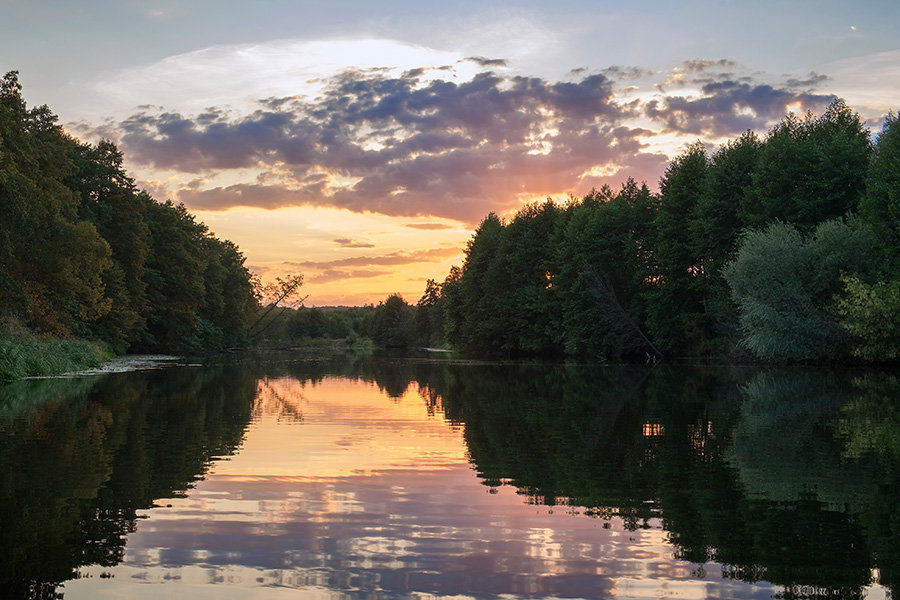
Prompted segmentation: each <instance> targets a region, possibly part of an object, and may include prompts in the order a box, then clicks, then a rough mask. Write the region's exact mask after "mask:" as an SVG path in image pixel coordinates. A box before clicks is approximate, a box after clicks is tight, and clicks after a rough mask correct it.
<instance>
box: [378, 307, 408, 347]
mask: <svg viewBox="0 0 900 600" xmlns="http://www.w3.org/2000/svg"><path fill="white" fill-rule="evenodd" d="M413 319H414V316H413V307H412V306H410V305H409V304H407V303H406V301H405V300H404V299H403V297H402V296H400V294H391V295H390V296H388V297H387V299H386V300H385V301H384V302H381V303H380V304H379V305H378V306H376V307H375V313H374V315H373V320H372V326H371V336H372V340H373V341H374V342H375V343H376V344H378V345H380V346H384V347H386V348H407V347H409V346H410V345H411V344H412V342H413V338H414V335H413V334H414V330H413V328H414V323H413Z"/></svg>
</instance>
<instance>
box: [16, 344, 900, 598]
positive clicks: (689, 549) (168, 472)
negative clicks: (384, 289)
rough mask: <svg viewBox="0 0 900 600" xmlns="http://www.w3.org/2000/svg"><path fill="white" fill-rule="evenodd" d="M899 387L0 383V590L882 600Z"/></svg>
mask: <svg viewBox="0 0 900 600" xmlns="http://www.w3.org/2000/svg"><path fill="white" fill-rule="evenodd" d="M898 392H900V379H898V376H897V373H896V372H885V371H859V370H856V371H850V370H843V371H842V370H819V369H800V368H797V369H751V368H735V367H732V368H722V367H689V366H672V365H659V366H657V367H656V368H654V369H644V368H636V367H614V366H596V365H594V366H590V365H538V364H484V363H466V362H459V361H454V360H452V359H446V360H426V359H415V358H390V357H378V356H356V357H354V356H333V357H328V358H324V359H322V358H319V359H312V358H309V357H305V356H301V355H297V354H280V355H271V356H266V357H263V358H260V357H249V356H242V357H235V358H227V359H215V360H211V361H205V362H203V363H202V364H187V363H179V362H175V363H172V364H169V365H166V366H164V367H162V368H153V369H148V370H140V371H135V372H126V373H111V374H97V375H91V376H82V377H72V378H62V379H50V380H32V381H22V382H18V383H16V384H14V385H10V386H6V387H3V388H0V475H2V479H0V481H2V487H0V524H2V530H0V556H2V557H4V558H3V560H2V561H0V596H2V597H4V598H6V597H9V598H58V597H60V596H61V597H64V598H65V599H67V600H68V599H80V598H148V599H149V598H152V599H154V600H159V599H160V598H192V599H195V598H217V599H218V598H242V599H243V598H249V599H256V598H259V599H269V598H302V599H307V598H310V599H311V598H315V599H337V598H342V599H343V598H348V599H349V598H353V599H356V598H359V599H376V598H404V599H406V598H409V599H413V598H415V599H426V598H453V599H455V600H461V599H465V598H503V599H514V598H661V597H667V598H690V599H700V598H738V599H744V598H747V599H749V598H872V599H875V598H878V599H882V598H890V597H891V593H892V589H894V587H895V586H896V582H897V577H898V574H900V511H898V509H900V492H898V490H900V468H898V467H900V407H898V405H897V399H898V398H900V393H898Z"/></svg>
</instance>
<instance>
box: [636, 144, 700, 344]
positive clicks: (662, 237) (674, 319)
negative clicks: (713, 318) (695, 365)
mask: <svg viewBox="0 0 900 600" xmlns="http://www.w3.org/2000/svg"><path fill="white" fill-rule="evenodd" d="M707 170H708V161H707V157H706V151H705V149H704V148H703V144H701V143H700V142H697V143H695V144H692V145H690V146H688V148H687V150H686V151H685V152H684V153H683V154H681V155H680V156H678V157H677V158H675V160H673V161H672V162H671V163H670V164H669V167H668V168H667V169H666V172H665V174H664V175H663V178H662V179H661V180H660V195H659V203H658V206H657V210H656V215H655V219H654V227H655V244H654V249H655V254H654V258H655V261H656V269H655V272H651V274H650V278H651V280H652V281H653V282H654V284H655V287H653V288H651V289H650V290H649V291H648V293H647V313H648V314H647V322H648V327H649V329H650V332H651V338H652V339H653V340H654V341H655V342H656V343H657V345H658V346H660V347H662V349H663V350H665V351H683V350H685V349H686V348H687V347H688V346H693V347H697V346H698V345H699V341H700V339H701V338H702V337H704V336H705V335H706V333H707V332H706V330H707V324H706V323H705V322H704V319H703V317H704V315H703V307H702V304H701V296H700V290H699V289H698V286H697V285H696V284H695V281H696V280H697V278H698V277H700V275H701V273H702V269H703V265H702V264H698V260H697V256H696V255H695V254H694V252H693V246H694V245H693V244H692V240H691V225H690V223H691V216H692V215H693V214H694V211H695V209H696V206H697V204H698V202H699V201H700V197H701V194H702V192H703V189H704V186H705V183H706V176H707Z"/></svg>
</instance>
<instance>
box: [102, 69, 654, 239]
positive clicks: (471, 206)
mask: <svg viewBox="0 0 900 600" xmlns="http://www.w3.org/2000/svg"><path fill="white" fill-rule="evenodd" d="M613 88H614V82H613V81H612V80H611V79H609V78H608V77H607V76H605V75H602V74H593V75H586V76H584V77H582V78H581V79H580V80H576V81H566V82H549V81H546V80H544V79H541V78H536V77H524V76H501V75H497V74H495V73H491V72H486V73H478V74H476V75H474V76H473V77H472V78H471V79H469V80H465V81H461V82H455V81H451V80H447V79H432V78H429V77H428V76H426V75H425V74H423V72H421V71H419V70H411V71H407V72H404V73H403V74H402V75H400V76H391V75H390V74H386V73H385V71H384V70H382V69H367V70H352V71H346V72H343V73H341V74H339V75H337V76H335V77H332V78H330V79H329V80H328V82H327V83H326V84H325V86H324V90H325V91H324V92H323V94H322V95H321V96H320V97H318V98H317V99H315V100H308V99H304V98H298V97H284V98H267V99H265V100H262V101H260V102H259V103H258V104H257V106H258V108H257V109H256V110H254V111H251V112H249V113H245V114H240V115H236V116H235V115H233V114H232V113H231V112H230V111H226V110H222V109H215V108H211V109H208V110H205V111H203V112H202V113H200V114H199V115H197V116H194V117H191V116H185V115H183V114H181V113H177V112H172V111H156V112H154V111H152V110H144V111H141V112H139V113H136V114H134V115H132V116H130V117H128V118H127V119H124V120H122V121H121V122H120V123H119V126H118V129H119V132H120V134H119V139H120V141H121V144H122V146H123V148H124V150H125V152H126V153H127V155H128V156H129V160H131V161H135V162H137V163H140V164H143V165H146V166H148V167H151V168H154V169H167V170H180V171H181V172H184V173H189V174H202V175H206V174H209V173H219V172H223V171H229V170H241V169H255V170H257V171H258V172H259V176H258V177H257V180H256V181H243V182H239V183H233V184H230V185H220V186H216V187H203V188H200V187H197V186H187V185H185V186H183V187H182V188H181V189H178V190H175V194H176V197H177V199H178V200H180V201H182V202H184V203H185V204H187V205H188V206H189V207H191V208H193V209H198V210H223V209H227V208H230V207H234V206H252V207H262V208H279V207H284V206H296V205H326V206H333V207H337V208H346V209H349V210H352V211H357V212H377V213H381V214H386V215H395V216H400V215H402V216H440V217H446V218H451V219H457V220H461V221H465V222H476V221H477V220H478V219H480V218H481V217H483V215H484V214H485V213H486V212H487V211H490V210H495V211H498V212H502V211H506V210H512V209H514V208H516V207H517V206H519V205H520V203H521V200H522V198H523V197H524V198H526V199H530V198H533V197H540V196H546V195H549V194H556V193H560V192H561V191H562V192H566V191H571V192H575V191H587V189H589V188H587V189H585V190H576V189H575V188H574V186H576V185H578V181H579V176H580V175H581V174H582V173H584V172H585V171H586V170H589V169H591V168H592V167H594V166H596V165H598V164H604V163H606V162H609V161H615V162H616V163H617V164H620V165H624V166H628V165H629V164H631V163H634V162H640V160H641V158H640V157H639V156H638V155H640V154H641V153H642V143H641V142H640V141H639V138H640V137H641V136H642V135H644V134H645V133H646V132H645V131H643V130H641V129H637V128H629V127H626V126H624V125H623V124H622V123H623V121H624V120H625V119H627V118H629V117H631V116H634V115H635V114H636V113H635V111H634V108H633V106H631V105H621V104H619V103H618V102H617V101H616V100H615V93H614V90H613ZM193 178H196V175H194V176H193Z"/></svg>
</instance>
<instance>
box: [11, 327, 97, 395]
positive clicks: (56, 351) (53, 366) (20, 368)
mask: <svg viewBox="0 0 900 600" xmlns="http://www.w3.org/2000/svg"><path fill="white" fill-rule="evenodd" d="M110 358H112V353H111V352H110V350H109V349H108V348H107V347H106V346H105V345H104V344H102V343H100V342H92V341H87V340H45V339H40V338H37V337H35V336H33V335H30V334H28V333H22V332H13V333H10V332H7V333H0V383H6V382H10V381H15V380H17V379H23V378H25V377H34V376H46V375H58V374H60V373H66V372H68V371H79V370H82V369H89V368H93V367H99V366H100V365H101V364H103V362H105V361H107V360H109V359H110Z"/></svg>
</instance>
